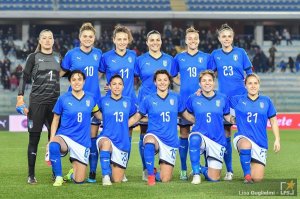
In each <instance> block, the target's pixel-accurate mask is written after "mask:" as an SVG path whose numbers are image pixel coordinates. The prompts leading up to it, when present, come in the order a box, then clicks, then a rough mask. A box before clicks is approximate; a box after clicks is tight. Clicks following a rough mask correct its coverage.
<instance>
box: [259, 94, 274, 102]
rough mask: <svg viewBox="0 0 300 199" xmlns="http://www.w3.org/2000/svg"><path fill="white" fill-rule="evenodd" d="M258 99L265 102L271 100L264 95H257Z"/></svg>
mask: <svg viewBox="0 0 300 199" xmlns="http://www.w3.org/2000/svg"><path fill="white" fill-rule="evenodd" d="M258 99H260V100H266V101H271V98H270V97H269V96H266V95H259V97H258Z"/></svg>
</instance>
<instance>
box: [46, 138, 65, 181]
mask: <svg viewBox="0 0 300 199" xmlns="http://www.w3.org/2000/svg"><path fill="white" fill-rule="evenodd" d="M49 158H50V161H51V165H52V171H53V172H54V175H55V177H56V176H62V166H61V157H60V144H59V143H57V142H50V144H49Z"/></svg>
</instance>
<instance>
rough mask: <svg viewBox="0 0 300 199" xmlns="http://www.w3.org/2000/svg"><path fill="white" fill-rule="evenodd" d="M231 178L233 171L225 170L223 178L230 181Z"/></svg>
mask: <svg viewBox="0 0 300 199" xmlns="http://www.w3.org/2000/svg"><path fill="white" fill-rule="evenodd" d="M232 178H233V173H232V172H227V173H226V175H225V177H224V180H226V181H231V180H232Z"/></svg>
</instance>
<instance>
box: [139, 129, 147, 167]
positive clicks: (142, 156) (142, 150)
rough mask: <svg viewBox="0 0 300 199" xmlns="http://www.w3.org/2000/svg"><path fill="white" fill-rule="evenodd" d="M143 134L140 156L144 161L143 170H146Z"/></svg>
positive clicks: (141, 135)
mask: <svg viewBox="0 0 300 199" xmlns="http://www.w3.org/2000/svg"><path fill="white" fill-rule="evenodd" d="M144 136H145V135H143V134H140V141H139V151H140V156H141V160H142V164H143V170H145V169H146V164H145V159H144V143H143V139H144Z"/></svg>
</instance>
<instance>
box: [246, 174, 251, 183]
mask: <svg viewBox="0 0 300 199" xmlns="http://www.w3.org/2000/svg"><path fill="white" fill-rule="evenodd" d="M244 184H253V180H252V178H251V175H249V174H247V175H246V176H245V177H244Z"/></svg>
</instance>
